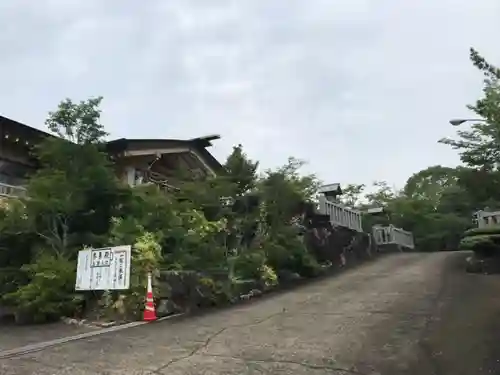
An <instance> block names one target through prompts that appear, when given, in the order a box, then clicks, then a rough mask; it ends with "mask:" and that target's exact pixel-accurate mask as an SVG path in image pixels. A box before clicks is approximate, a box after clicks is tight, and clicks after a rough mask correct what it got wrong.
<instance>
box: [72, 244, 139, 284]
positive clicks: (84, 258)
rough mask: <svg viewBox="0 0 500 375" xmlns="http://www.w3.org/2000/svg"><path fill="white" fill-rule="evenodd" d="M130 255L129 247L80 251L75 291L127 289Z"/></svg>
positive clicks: (130, 249) (130, 247)
mask: <svg viewBox="0 0 500 375" xmlns="http://www.w3.org/2000/svg"><path fill="white" fill-rule="evenodd" d="M131 254H132V246H130V245H126V246H115V247H106V248H101V249H88V250H81V251H80V252H79V253H78V264H77V268H76V285H75V290H77V291H84V290H125V289H129V288H130V263H131Z"/></svg>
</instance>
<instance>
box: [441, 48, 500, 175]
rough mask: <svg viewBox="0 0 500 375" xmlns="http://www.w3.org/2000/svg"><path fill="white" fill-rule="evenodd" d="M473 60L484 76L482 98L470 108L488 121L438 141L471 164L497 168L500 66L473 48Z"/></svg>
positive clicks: (471, 55) (498, 160) (498, 156)
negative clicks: (488, 60)
mask: <svg viewBox="0 0 500 375" xmlns="http://www.w3.org/2000/svg"><path fill="white" fill-rule="evenodd" d="M470 59H471V61H472V63H473V64H474V66H475V67H476V68H478V69H479V70H480V71H481V72H482V73H483V75H484V77H485V78H484V87H483V97H482V98H480V99H478V100H477V101H476V103H475V104H473V105H469V106H468V108H469V109H470V110H472V111H473V112H474V113H476V114H477V115H478V116H479V117H480V118H482V119H484V120H485V121H484V122H477V123H474V124H472V126H471V128H470V130H458V131H457V135H458V137H459V139H450V138H443V139H441V140H440V141H439V142H441V143H443V144H447V145H450V146H451V147H453V148H454V149H456V150H459V152H460V158H461V160H462V161H463V162H464V163H465V164H466V165H468V166H471V167H480V168H485V169H486V170H491V169H497V168H498V167H499V165H500V164H499V163H500V69H498V68H497V67H495V66H494V65H492V64H490V63H488V62H487V61H486V60H485V59H484V58H483V57H482V56H481V55H480V54H479V53H478V52H477V51H476V50H474V49H472V48H471V50H470Z"/></svg>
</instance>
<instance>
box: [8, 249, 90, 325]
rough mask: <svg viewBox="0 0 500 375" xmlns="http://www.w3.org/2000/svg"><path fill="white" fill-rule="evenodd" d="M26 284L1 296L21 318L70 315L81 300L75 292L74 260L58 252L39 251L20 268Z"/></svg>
mask: <svg viewBox="0 0 500 375" xmlns="http://www.w3.org/2000/svg"><path fill="white" fill-rule="evenodd" d="M22 271H24V272H26V273H27V274H28V277H29V283H28V284H26V285H23V286H21V287H19V288H18V289H17V290H15V291H14V292H11V293H8V294H7V295H5V296H4V297H3V299H4V300H5V301H6V302H7V303H8V304H11V305H12V306H14V307H15V309H16V314H17V315H18V316H23V317H24V318H23V320H24V319H26V320H29V321H32V322H35V323H40V322H44V321H48V320H54V319H57V318H59V317H61V316H68V315H69V316H71V315H73V314H74V313H75V312H76V311H77V310H78V309H79V308H80V307H81V304H82V302H83V296H82V295H77V294H76V293H75V292H74V287H75V272H76V262H74V261H70V260H68V259H67V258H65V257H63V256H59V255H49V254H42V255H40V256H39V257H37V258H36V261H35V262H34V263H32V264H28V265H25V266H23V267H22Z"/></svg>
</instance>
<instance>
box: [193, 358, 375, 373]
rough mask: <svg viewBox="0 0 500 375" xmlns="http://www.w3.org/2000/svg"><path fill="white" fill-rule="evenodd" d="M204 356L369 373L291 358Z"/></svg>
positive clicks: (314, 368)
mask: <svg viewBox="0 0 500 375" xmlns="http://www.w3.org/2000/svg"><path fill="white" fill-rule="evenodd" d="M200 355H201V356H203V357H213V358H223V359H235V360H239V361H243V362H249V363H252V362H253V363H276V364H288V365H297V366H302V367H306V368H308V369H310V370H331V371H343V372H345V373H348V374H353V375H368V374H365V373H362V372H359V371H356V370H352V369H347V368H342V367H333V366H328V365H315V364H312V363H307V362H298V361H291V360H278V359H264V358H242V357H232V356H225V355H220V354H210V353H202V354H200Z"/></svg>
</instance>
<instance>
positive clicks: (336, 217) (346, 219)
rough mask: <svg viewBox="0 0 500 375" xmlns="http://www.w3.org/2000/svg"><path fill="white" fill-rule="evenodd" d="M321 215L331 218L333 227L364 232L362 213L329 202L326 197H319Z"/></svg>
mask: <svg viewBox="0 0 500 375" xmlns="http://www.w3.org/2000/svg"><path fill="white" fill-rule="evenodd" d="M319 213H321V214H323V215H328V216H330V222H331V223H332V225H337V226H341V227H345V228H349V229H352V230H355V231H357V232H362V231H363V227H362V222H361V212H359V211H357V210H353V209H351V208H347V207H345V206H343V205H341V204H340V203H335V202H332V201H329V200H328V199H327V198H326V197H324V196H320V197H319Z"/></svg>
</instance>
